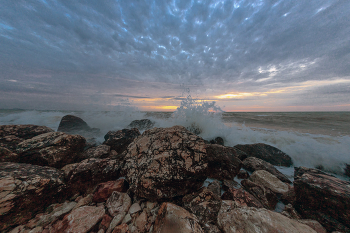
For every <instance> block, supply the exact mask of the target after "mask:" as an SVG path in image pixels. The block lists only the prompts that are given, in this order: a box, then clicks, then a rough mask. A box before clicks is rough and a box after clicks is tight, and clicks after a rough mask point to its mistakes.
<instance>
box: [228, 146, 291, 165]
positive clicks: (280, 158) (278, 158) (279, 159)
mask: <svg viewBox="0 0 350 233" xmlns="http://www.w3.org/2000/svg"><path fill="white" fill-rule="evenodd" d="M234 147H235V148H237V149H239V150H241V151H243V152H245V153H247V155H248V157H256V158H259V159H262V160H264V161H266V162H269V163H271V164H272V165H275V166H285V167H290V166H292V165H293V162H292V159H291V157H290V156H289V155H287V154H286V153H284V152H283V151H281V150H279V149H277V148H276V147H273V146H270V145H267V144H264V143H257V144H246V145H236V146H234Z"/></svg>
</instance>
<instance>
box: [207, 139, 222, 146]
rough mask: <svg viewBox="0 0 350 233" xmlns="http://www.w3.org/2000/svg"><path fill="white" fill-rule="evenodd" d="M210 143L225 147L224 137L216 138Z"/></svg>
mask: <svg viewBox="0 0 350 233" xmlns="http://www.w3.org/2000/svg"><path fill="white" fill-rule="evenodd" d="M210 143H211V144H218V145H221V146H224V139H223V138H222V137H216V138H214V139H212V140H210Z"/></svg>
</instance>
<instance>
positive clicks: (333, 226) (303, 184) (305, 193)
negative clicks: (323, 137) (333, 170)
mask: <svg viewBox="0 0 350 233" xmlns="http://www.w3.org/2000/svg"><path fill="white" fill-rule="evenodd" d="M294 189H295V195H296V200H295V204H294V206H295V208H296V210H297V211H298V212H299V213H300V214H301V215H302V216H303V217H305V218H312V219H315V220H317V221H319V222H320V223H321V224H322V225H323V226H324V227H325V228H326V229H327V230H328V231H343V232H350V211H349V210H350V182H347V181H343V180H340V179H338V178H336V177H334V176H331V175H329V174H326V173H324V172H322V171H320V170H317V169H311V168H305V167H298V168H295V173H294Z"/></svg>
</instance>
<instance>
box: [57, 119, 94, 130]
mask: <svg viewBox="0 0 350 233" xmlns="http://www.w3.org/2000/svg"><path fill="white" fill-rule="evenodd" d="M79 131H91V128H90V126H89V125H88V124H87V123H86V122H85V121H84V120H83V119H81V118H80V117H77V116H73V115H66V116H64V117H62V119H61V122H60V124H59V126H58V128H57V132H64V133H74V132H79Z"/></svg>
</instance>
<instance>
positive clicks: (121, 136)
mask: <svg viewBox="0 0 350 233" xmlns="http://www.w3.org/2000/svg"><path fill="white" fill-rule="evenodd" d="M140 135H141V134H140V131H139V130H138V129H136V128H133V129H122V130H118V131H109V132H108V133H107V134H106V135H105V136H104V139H105V141H104V142H103V144H105V145H108V146H110V147H111V150H115V151H116V152H117V153H118V154H121V153H122V152H124V151H125V149H126V148H127V147H128V146H129V144H130V143H131V142H133V141H134V140H135V138H137V137H138V136H140Z"/></svg>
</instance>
